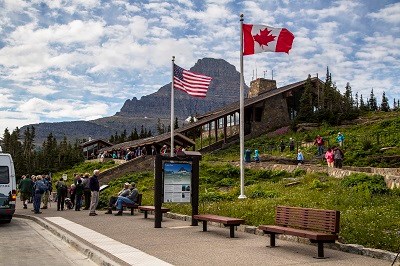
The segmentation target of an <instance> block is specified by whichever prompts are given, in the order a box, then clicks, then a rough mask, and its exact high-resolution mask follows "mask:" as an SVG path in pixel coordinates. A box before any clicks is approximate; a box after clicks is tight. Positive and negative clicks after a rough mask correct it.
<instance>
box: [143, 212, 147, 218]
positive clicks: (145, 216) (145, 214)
mask: <svg viewBox="0 0 400 266" xmlns="http://www.w3.org/2000/svg"><path fill="white" fill-rule="evenodd" d="M144 219H147V211H144Z"/></svg>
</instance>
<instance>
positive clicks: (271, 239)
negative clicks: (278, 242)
mask: <svg viewBox="0 0 400 266" xmlns="http://www.w3.org/2000/svg"><path fill="white" fill-rule="evenodd" d="M269 246H270V247H275V233H270V234H269Z"/></svg>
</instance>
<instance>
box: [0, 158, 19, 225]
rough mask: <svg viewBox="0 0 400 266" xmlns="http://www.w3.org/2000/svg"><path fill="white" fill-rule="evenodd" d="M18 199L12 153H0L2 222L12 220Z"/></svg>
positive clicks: (0, 219) (0, 206)
mask: <svg viewBox="0 0 400 266" xmlns="http://www.w3.org/2000/svg"><path fill="white" fill-rule="evenodd" d="M16 201H17V184H16V181H15V170H14V162H13V160H12V158H11V155H10V154H7V153H0V222H6V223H9V222H11V219H12V216H13V214H14V212H15V203H16Z"/></svg>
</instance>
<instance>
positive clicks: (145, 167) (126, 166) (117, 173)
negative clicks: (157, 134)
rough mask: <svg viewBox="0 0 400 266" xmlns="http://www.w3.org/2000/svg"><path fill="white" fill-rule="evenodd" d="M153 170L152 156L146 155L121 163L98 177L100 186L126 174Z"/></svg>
mask: <svg viewBox="0 0 400 266" xmlns="http://www.w3.org/2000/svg"><path fill="white" fill-rule="evenodd" d="M153 169H154V156H151V155H147V156H142V157H138V158H135V159H133V160H130V161H127V162H125V163H122V164H120V165H118V166H116V167H114V168H110V169H107V170H105V171H104V172H101V173H100V175H99V183H100V185H105V184H108V182H110V181H111V180H114V179H117V178H119V177H121V176H123V175H125V174H127V173H133V172H142V171H151V170H153Z"/></svg>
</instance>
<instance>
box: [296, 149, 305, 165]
mask: <svg viewBox="0 0 400 266" xmlns="http://www.w3.org/2000/svg"><path fill="white" fill-rule="evenodd" d="M297 163H298V164H299V165H300V164H303V163H304V155H303V153H302V152H301V150H299V151H298V153H297Z"/></svg>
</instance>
